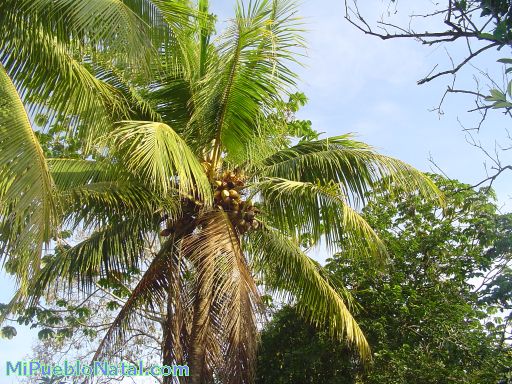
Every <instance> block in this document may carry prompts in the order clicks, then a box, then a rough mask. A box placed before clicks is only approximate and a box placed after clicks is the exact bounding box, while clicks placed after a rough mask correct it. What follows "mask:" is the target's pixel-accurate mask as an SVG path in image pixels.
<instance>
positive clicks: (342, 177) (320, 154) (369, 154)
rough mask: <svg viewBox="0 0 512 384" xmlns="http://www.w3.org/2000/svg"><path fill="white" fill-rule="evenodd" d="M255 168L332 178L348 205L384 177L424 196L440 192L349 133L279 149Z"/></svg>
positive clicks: (263, 172)
mask: <svg viewBox="0 0 512 384" xmlns="http://www.w3.org/2000/svg"><path fill="white" fill-rule="evenodd" d="M255 172H257V173H258V174H260V175H262V176H269V177H280V178H284V179H289V180H294V181H304V182H311V183H316V182H317V181H320V182H321V183H322V184H327V183H330V182H331V181H335V182H337V183H340V184H341V186H342V187H343V194H344V195H345V196H346V197H347V198H348V199H349V202H350V203H351V204H352V205H354V204H357V203H361V202H364V201H365V199H366V198H367V197H368V196H367V195H368V192H370V191H371V189H372V187H373V186H374V185H375V183H376V182H377V181H382V180H386V179H387V180H388V182H389V183H390V185H391V183H394V184H395V185H397V186H401V187H403V188H405V189H406V190H410V191H416V190H418V191H420V193H421V194H422V195H423V196H425V197H437V198H441V196H442V194H441V192H440V191H439V189H438V188H437V187H436V186H435V184H434V183H433V182H432V180H430V178H429V177H428V176H426V175H425V174H423V173H422V172H420V171H418V170H416V169H415V168H413V167H411V166H410V165H408V164H406V163H404V162H402V161H400V160H397V159H394V158H392V157H388V156H384V155H380V154H378V153H376V152H375V151H374V150H373V148H372V147H370V146H369V145H367V144H365V143H362V142H360V141H356V140H353V139H352V135H350V134H348V135H343V136H337V137H331V138H328V139H323V140H317V141H312V142H305V143H300V144H298V145H296V146H294V147H292V148H288V149H283V150H281V151H279V152H277V153H275V154H274V155H272V156H270V157H268V158H267V159H265V160H263V161H262V162H261V164H259V165H258V166H257V167H256V169H255Z"/></svg>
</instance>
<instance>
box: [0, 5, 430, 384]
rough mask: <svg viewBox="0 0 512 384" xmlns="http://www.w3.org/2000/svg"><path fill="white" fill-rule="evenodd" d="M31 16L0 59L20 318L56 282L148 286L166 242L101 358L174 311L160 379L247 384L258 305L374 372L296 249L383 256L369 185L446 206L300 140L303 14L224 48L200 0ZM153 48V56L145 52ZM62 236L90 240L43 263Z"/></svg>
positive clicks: (5, 173)
mask: <svg viewBox="0 0 512 384" xmlns="http://www.w3.org/2000/svg"><path fill="white" fill-rule="evenodd" d="M21 2H22V3H27V4H29V3H30V4H32V3H33V5H31V6H28V5H27V6H26V8H23V9H25V10H26V12H27V15H28V16H26V17H25V16H23V15H24V14H22V16H19V15H18V13H16V12H12V8H11V9H7V11H6V9H5V7H4V8H3V9H2V12H6V14H7V15H8V17H9V18H11V19H13V20H14V19H16V20H17V23H18V19H17V18H20V21H19V23H18V24H17V25H19V28H18V27H16V28H15V30H14V32H12V33H11V34H9V33H8V34H7V35H6V36H4V37H2V38H1V39H2V40H1V42H2V44H3V45H2V47H3V48H2V51H1V52H3V53H4V54H3V55H2V56H0V62H1V65H2V67H0V92H1V93H2V98H1V100H2V106H1V109H0V110H1V111H2V112H1V113H0V148H1V151H0V159H1V164H2V166H1V168H0V202H1V203H2V204H1V206H0V228H1V230H0V236H1V237H0V244H1V247H2V248H1V249H2V254H3V259H4V260H5V261H6V263H7V265H8V267H9V268H10V270H11V271H12V272H13V273H14V274H15V275H16V276H18V278H19V283H20V289H19V291H18V294H17V295H16V297H15V298H14V299H13V301H12V303H11V306H10V308H11V310H15V309H16V308H18V307H21V306H24V305H31V304H33V303H34V302H36V301H37V300H39V299H40V297H41V296H42V295H43V294H44V293H45V292H46V290H47V289H49V288H50V287H53V286H55V284H58V283H60V284H61V285H60V287H62V283H68V285H67V287H68V288H69V289H71V288H72V287H73V286H76V285H79V286H80V287H82V288H85V289H87V288H88V287H92V286H93V285H94V283H95V282H97V281H98V280H99V279H101V278H112V277H114V278H118V277H119V276H120V275H121V276H122V273H123V272H127V271H133V270H138V269H140V268H141V260H143V259H144V258H146V257H148V256H147V255H148V252H147V248H148V241H147V239H148V238H151V235H152V234H153V235H154V234H158V235H159V236H158V239H159V245H158V247H155V246H154V245H153V246H152V248H151V252H150V258H151V263H150V265H149V267H148V268H147V269H146V270H144V271H143V273H142V276H141V278H140V280H139V281H138V283H137V285H136V286H135V287H134V288H133V290H132V292H131V294H130V297H129V298H128V300H127V301H126V303H125V304H124V306H123V307H122V308H121V309H120V310H119V312H118V314H117V316H116V318H115V320H114V322H113V324H112V326H111V327H110V329H109V330H108V332H107V333H106V334H105V336H104V338H103V341H102V343H101V345H99V347H98V350H97V353H96V356H95V359H98V358H100V357H101V356H102V355H103V354H104V353H106V352H108V351H109V350H110V348H111V347H113V346H115V345H120V344H121V343H122V342H123V340H124V339H125V336H126V333H127V329H128V328H129V324H130V323H131V322H133V321H135V320H136V318H137V312H136V310H137V309H139V308H154V307H156V306H157V305H161V304H162V303H164V304H165V307H166V313H165V316H164V321H163V331H164V332H163V333H164V340H163V343H162V356H163V363H164V364H166V365H172V364H188V365H189V366H190V372H191V377H190V378H189V381H188V382H190V383H192V384H199V383H210V382H213V381H214V380H215V381H220V382H222V383H249V382H251V378H252V374H253V369H254V364H253V361H254V357H255V354H256V349H257V333H258V330H257V317H258V314H259V313H260V312H261V309H262V304H261V297H260V293H261V292H262V291H265V292H270V293H272V294H275V295H281V296H282V297H284V298H287V299H290V300H294V301H295V302H296V304H297V307H298V308H299V309H300V311H301V313H302V314H303V315H304V316H305V317H306V318H308V319H309V320H310V321H311V322H313V323H315V324H317V325H318V326H325V327H327V328H328V329H329V330H330V332H331V333H332V335H333V337H337V338H340V339H342V338H343V339H346V340H348V342H350V343H352V344H353V345H354V346H355V347H356V348H358V350H359V351H360V354H361V356H362V357H363V358H368V357H369V355H370V351H369V348H368V344H367V342H366V340H365V338H364V335H363V333H362V331H361V329H360V328H359V326H358V325H357V323H356V321H355V320H354V318H353V317H352V315H351V313H350V310H349V307H348V304H347V297H344V296H341V295H340V294H339V293H338V292H339V291H338V290H337V289H336V285H335V283H334V282H331V281H329V280H328V279H327V278H326V276H325V274H324V273H323V272H322V268H321V267H320V266H319V265H318V264H317V263H316V262H314V261H313V260H312V259H311V258H310V257H308V256H307V254H306V252H305V251H304V249H303V247H301V238H302V237H303V236H304V235H306V234H307V235H308V236H309V238H310V241H311V242H312V243H319V242H324V243H325V244H326V245H327V247H328V248H330V249H339V248H340V247H341V248H342V249H341V250H342V251H344V252H356V253H359V254H361V255H362V256H365V255H368V256H377V257H382V256H384V255H385V249H384V246H383V244H382V243H381V242H380V240H379V239H378V237H377V235H376V234H375V232H374V231H373V230H372V228H371V227H370V226H369V225H368V224H367V223H366V222H365V221H364V220H363V219H362V218H361V216H360V215H359V214H358V212H357V209H356V208H357V206H358V204H361V203H362V202H364V201H365V199H367V198H368V196H369V194H370V192H371V189H372V186H373V185H374V184H375V183H376V182H378V181H382V179H389V180H391V181H392V182H393V183H396V184H398V185H401V186H403V187H406V188H409V189H414V190H417V189H419V190H420V191H421V193H423V194H424V195H425V196H431V195H435V194H436V193H437V190H436V188H435V186H434V185H433V184H432V182H431V181H430V180H429V179H428V178H426V177H425V176H424V175H423V174H421V173H420V172H418V171H417V170H415V169H413V168H412V167H410V166H408V165H407V164H404V163H403V162H401V161H399V160H396V159H393V158H390V157H386V156H383V155H380V154H378V153H376V152H375V151H374V150H373V149H372V148H371V147H369V146H368V145H366V144H364V143H361V142H359V141H356V140H354V139H353V138H352V137H351V136H350V135H342V136H337V137H332V138H328V139H320V140H315V141H306V142H299V143H297V142H296V140H295V141H294V140H293V138H292V136H293V134H292V133H291V132H290V124H289V120H288V119H287V118H286V113H282V112H283V111H282V106H283V104H284V103H283V100H284V99H285V98H286V97H287V96H288V95H289V94H290V93H291V92H293V91H294V90H295V82H296V75H295V73H294V72H293V70H292V68H293V66H294V65H296V64H300V59H301V57H302V56H301V49H302V48H303V47H304V41H303V38H302V37H301V32H302V31H301V30H302V26H301V21H300V19H299V18H298V17H297V16H296V6H295V4H294V2H292V1H287V0H256V1H249V2H238V4H237V7H236V14H235V17H234V19H233V20H231V22H230V24H229V27H228V28H227V29H226V30H225V31H224V33H222V34H220V35H216V33H215V29H214V26H215V25H214V18H213V17H212V16H211V15H210V14H209V11H208V1H206V0H200V1H199V3H198V4H197V7H196V8H194V7H192V6H190V4H188V2H185V1H176V2H168V1H142V0H141V1H125V2H120V1H119V2H117V1H115V2H112V1H108V2H107V1H102V0H94V1H91V2H90V4H91V5H90V6H91V7H93V6H94V7H96V6H98V7H100V8H98V11H96V12H92V14H93V15H94V17H91V16H90V15H91V9H90V8H89V5H85V4H89V2H87V3H86V2H83V5H81V6H80V5H78V6H77V7H78V9H74V8H73V7H72V6H71V5H72V4H74V5H76V4H77V3H76V2H74V1H72V0H59V1H54V2H49V1H43V0H36V1H33V2H28V1H26V2H24V1H21ZM7 4H10V3H9V2H7ZM48 4H51V6H52V7H56V9H52V10H50V11H48V10H47V9H46V8H45V5H48ZM109 4H117V5H116V6H117V7H118V8H115V7H114V8H115V9H111V8H109V7H108V5H109ZM102 5H103V6H104V7H105V9H103V8H101V6H102ZM7 8H8V7H7ZM128 9H129V11H128ZM120 10H125V11H126V15H135V16H134V17H133V20H132V21H133V25H131V24H130V23H128V24H127V25H125V24H123V23H122V24H123V26H122V27H120V26H119V25H117V23H116V22H115V21H116V20H124V19H123V18H124V17H125V16H126V15H125V13H122V12H121V15H119V14H118V13H117V12H120ZM109 12H110V13H109ZM123 15H125V16H123ZM43 16H44V17H46V16H48V17H49V18H48V20H49V21H48V24H47V22H46V19H45V18H44V17H43ZM116 17H120V18H121V19H116ZM126 17H128V19H129V20H131V19H130V17H131V16H126ZM9 18H8V19H9ZM67 19H69V20H72V21H73V23H62V20H67ZM142 20H143V21H144V22H143V23H142ZM33 21H35V24H34V25H35V27H33V28H35V30H33V28H32V27H29V24H31V23H32V22H33ZM75 23H76V24H75ZM138 23H141V25H140V26H139V24H138ZM63 24H65V25H63ZM61 27H62V30H61ZM130 27H133V28H132V29H130ZM3 28H4V29H5V30H6V31H7V30H8V29H9V27H8V26H3ZM118 28H121V29H120V30H118ZM145 28H149V31H146V30H145ZM152 28H154V30H153V29H152ZM18 29H19V30H18ZM24 33H26V34H31V35H30V36H28V35H27V40H24V39H23V34H24ZM123 33H125V34H126V36H125V38H124V40H120V41H118V36H123ZM132 33H134V34H133V35H132ZM18 35H19V36H18ZM20 36H21V37H20ZM141 36H142V37H141ZM144 36H146V37H147V39H146V40H145V39H144ZM29 37H30V38H29ZM49 39H52V41H53V42H55V45H52V44H47V41H49ZM27 41H30V42H29V43H28V42H27ZM145 42H146V43H148V44H149V45H150V46H151V45H152V46H154V47H157V48H156V49H155V50H151V49H146V50H140V49H139V48H137V47H141V46H145V45H146V44H145ZM38 44H39V45H40V46H38ZM60 44H62V46H61V45H60ZM34 46H36V47H34ZM124 48H127V50H126V51H125V50H124ZM53 49H57V50H58V49H60V50H62V52H61V51H59V52H53V51H52V52H50V53H48V52H46V50H53ZM18 51H20V56H19V57H18ZM34 52H35V53H37V54H36V55H34V54H33V53H34ZM46 53H48V58H47V57H46V56H41V57H43V58H42V59H41V57H38V55H39V54H40V55H43V54H46ZM141 55H142V56H141ZM45 60H47V61H45ZM66 60H69V61H71V62H70V63H69V62H67V61H66ZM139 61H143V63H144V65H140V63H139ZM47 70H48V71H47ZM66 76H68V77H66ZM75 83H76V86H75ZM72 84H73V85H72ZM33 105H35V106H36V107H35V108H36V109H37V107H39V110H44V111H45V113H49V114H50V115H52V116H53V115H55V116H58V117H61V116H64V117H66V118H69V121H70V135H73V136H74V137H77V138H79V139H80V140H81V141H82V143H83V148H82V150H81V151H80V155H81V158H79V159H68V158H58V159H57V158H46V157H45V156H44V154H43V152H42V150H41V147H40V145H39V143H38V142H37V138H36V136H35V134H34V131H33V128H32V127H31V123H30V120H31V119H30V116H31V112H30V111H31V108H33ZM285 112H286V111H285ZM390 184H391V183H390ZM370 195H371V194H370ZM63 228H65V229H68V230H76V229H79V228H80V229H85V230H86V231H87V232H88V233H89V235H88V236H87V238H86V239H85V240H83V241H81V242H80V243H78V244H75V245H73V246H72V247H69V248H68V249H67V250H66V251H65V252H61V253H59V254H58V255H55V256H53V257H52V258H46V259H44V262H42V261H41V260H42V256H43V255H44V249H45V245H46V246H48V245H49V244H51V243H52V241H55V242H59V241H60V240H59V231H60V230H61V229H63ZM52 239H53V240H52ZM153 251H154V252H153ZM165 380H167V381H166V382H167V383H170V382H171V380H172V378H170V377H168V378H166V379H165Z"/></svg>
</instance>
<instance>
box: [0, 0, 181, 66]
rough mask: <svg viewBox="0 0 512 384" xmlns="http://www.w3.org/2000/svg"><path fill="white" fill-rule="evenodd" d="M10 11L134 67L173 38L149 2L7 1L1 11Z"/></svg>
mask: <svg viewBox="0 0 512 384" xmlns="http://www.w3.org/2000/svg"><path fill="white" fill-rule="evenodd" d="M173 8H174V9H176V8H177V6H176V5H174V7H173ZM180 10H183V6H181V7H180ZM9 11H10V12H17V13H16V15H15V17H17V19H18V20H19V19H20V18H26V19H30V20H32V22H33V23H37V22H40V21H44V23H43V25H44V26H45V29H47V30H48V31H51V32H52V34H54V35H55V36H56V37H57V38H58V40H59V41H61V42H64V43H69V42H70V41H71V40H72V39H75V40H77V39H78V40H79V41H80V42H81V43H82V45H87V46H91V47H93V48H94V49H95V50H98V51H110V52H113V53H115V55H116V56H117V57H118V60H119V59H120V58H124V60H125V61H126V62H127V63H130V64H132V65H137V66H147V64H148V62H149V59H150V57H151V56H152V55H155V54H156V53H157V49H158V48H160V46H161V45H165V44H167V43H168V42H169V40H171V39H173V35H172V32H171V31H170V29H169V28H168V26H167V23H166V22H165V20H164V17H163V15H162V12H161V11H160V9H159V8H158V7H157V6H156V5H155V4H154V2H152V1H149V0H89V1H80V0H57V1H52V0H8V1H7V4H6V6H5V7H4V12H6V13H7V14H9Z"/></svg>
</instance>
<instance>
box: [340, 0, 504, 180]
mask: <svg viewBox="0 0 512 384" xmlns="http://www.w3.org/2000/svg"><path fill="white" fill-rule="evenodd" d="M384 3H385V4H384V8H383V9H382V12H381V15H380V18H378V19H376V20H373V17H372V16H369V15H367V14H364V13H363V12H361V11H360V9H359V7H358V1H357V0H345V9H346V14H345V18H346V20H348V22H350V23H351V24H352V25H353V26H354V27H355V28H357V29H359V30H361V31H362V32H364V33H365V34H368V35H371V36H375V37H378V38H380V39H382V40H391V39H414V40H416V41H418V42H419V43H420V44H423V45H426V46H429V47H430V46H433V47H443V48H445V49H446V51H447V60H446V63H438V64H436V65H435V66H434V68H432V70H431V71H430V72H429V73H428V75H427V76H425V77H423V78H421V79H420V80H419V81H418V84H427V83H429V82H431V81H433V80H435V79H443V78H447V79H448V80H447V81H448V86H447V89H446V91H445V93H444V95H442V97H441V101H440V103H439V105H438V106H436V107H434V110H436V111H437V112H438V113H439V114H440V115H442V114H443V113H444V112H443V104H444V102H445V99H446V97H447V96H448V95H450V94H459V95H464V96H469V97H471V98H472V101H473V103H472V104H473V105H472V106H471V107H470V108H469V112H475V113H477V114H478V119H477V122H476V124H475V125H474V126H470V127H464V129H465V132H466V134H467V141H468V143H469V144H470V145H472V146H473V147H476V148H477V149H478V150H480V151H481V152H482V153H483V154H484V156H485V158H486V173H487V174H486V177H485V178H483V180H482V181H481V182H479V183H477V184H476V185H475V186H476V187H478V186H480V185H484V184H485V185H488V186H492V184H493V182H494V181H495V180H496V178H497V177H499V176H500V175H502V174H503V173H507V172H508V171H510V170H512V164H511V163H510V159H509V158H508V157H507V154H508V152H507V151H508V150H509V149H510V147H511V146H512V139H511V136H510V131H509V129H508V128H507V126H508V124H509V120H508V118H510V117H512V115H511V114H510V110H511V106H512V103H511V100H510V99H511V97H512V96H511V95H512V82H511V81H510V79H509V78H508V73H509V72H510V69H509V68H508V67H509V65H510V63H511V62H512V61H511V59H510V57H509V56H510V47H511V44H512V30H511V28H512V12H511V10H512V8H511V7H510V2H509V1H508V0H463V1H458V0H447V1H441V2H438V3H432V2H417V3H405V2H399V1H395V0H390V1H387V2H384ZM404 12H410V14H408V17H407V18H406V19H404V18H398V20H399V21H396V20H397V18H396V17H395V16H397V15H399V14H401V13H404ZM404 20H406V21H404ZM461 52H462V54H461ZM497 52H501V55H502V56H503V57H502V58H501V59H499V60H498V61H499V62H500V63H502V64H504V65H505V68H503V67H502V66H501V65H500V64H499V65H497V66H496V68H494V70H492V71H491V72H490V73H489V72H487V70H480V69H478V68H476V67H474V66H473V64H472V62H473V61H474V59H475V58H477V57H491V58H494V56H495V55H496V54H497ZM498 54H499V53H498ZM493 60H495V59H493ZM465 69H468V71H470V72H469V73H470V74H471V76H472V78H473V79H474V80H475V86H474V87H471V86H470V85H468V83H467V82H462V84H461V81H460V80H459V79H458V75H461V74H462V73H463V72H464V70H465ZM493 110H498V111H499V112H500V113H503V114H504V115H505V116H506V119H505V120H504V121H505V128H504V130H503V131H504V132H503V131H502V132H503V133H504V136H502V137H501V138H498V136H496V143H495V145H494V147H492V148H489V147H487V146H485V145H483V144H482V143H481V141H480V140H479V139H478V133H479V131H480V128H481V127H482V126H483V125H484V123H485V121H486V119H487V117H488V116H489V113H491V111H493Z"/></svg>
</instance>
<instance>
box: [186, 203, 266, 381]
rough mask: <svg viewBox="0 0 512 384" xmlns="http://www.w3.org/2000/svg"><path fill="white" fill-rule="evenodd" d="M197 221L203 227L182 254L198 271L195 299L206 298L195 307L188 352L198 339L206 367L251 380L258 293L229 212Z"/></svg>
mask: <svg viewBox="0 0 512 384" xmlns="http://www.w3.org/2000/svg"><path fill="white" fill-rule="evenodd" d="M200 223H202V230H201V231H200V232H199V233H197V234H192V235H190V236H189V237H187V238H185V239H184V242H183V252H184V255H187V258H188V259H189V260H190V261H191V262H192V263H193V265H194V266H195V269H196V276H197V277H196V279H195V280H196V282H195V284H196V286H197V293H196V295H197V297H196V300H195V302H196V304H197V303H201V301H202V302H204V305H197V307H196V313H195V316H194V320H195V321H194V323H193V324H194V328H195V331H196V332H195V334H194V333H192V339H191V345H192V346H191V350H192V351H193V348H194V347H193V344H194V342H201V344H200V345H199V344H198V345H197V346H198V347H199V348H204V346H205V345H206V353H205V354H204V356H205V358H206V359H207V360H206V361H205V362H204V364H205V366H206V369H207V371H212V370H213V369H214V368H215V367H217V369H218V371H220V372H221V373H220V374H221V376H222V382H225V383H233V384H234V383H250V382H251V378H252V375H253V374H254V368H255V367H254V365H253V363H254V359H255V356H256V345H257V328H256V318H255V313H257V312H258V305H259V303H260V296H259V292H258V289H257V287H256V284H255V282H254V278H253V276H252V274H251V272H250V271H249V267H248V265H247V261H246V259H245V256H244V254H243V252H242V248H241V244H240V239H239V238H238V235H237V232H236V231H235V229H234V227H233V225H232V224H231V222H230V220H229V218H228V216H227V214H226V213H225V212H222V211H216V212H211V213H208V214H206V215H204V216H202V217H201V219H200ZM209 338H210V339H211V341H210V342H207V340H208V339H209ZM208 345H211V348H210V349H208V347H207V346H208ZM219 346H220V347H221V350H218V348H219ZM212 348H213V349H212Z"/></svg>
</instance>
